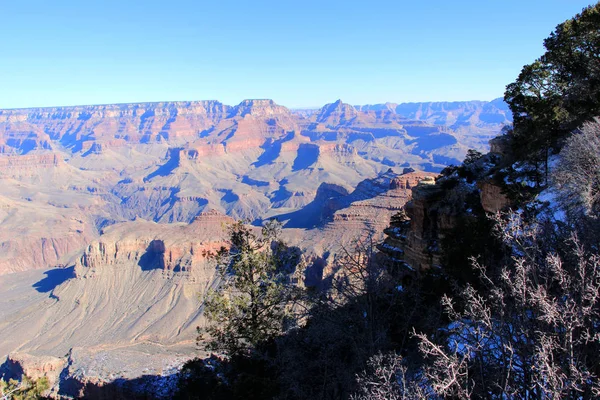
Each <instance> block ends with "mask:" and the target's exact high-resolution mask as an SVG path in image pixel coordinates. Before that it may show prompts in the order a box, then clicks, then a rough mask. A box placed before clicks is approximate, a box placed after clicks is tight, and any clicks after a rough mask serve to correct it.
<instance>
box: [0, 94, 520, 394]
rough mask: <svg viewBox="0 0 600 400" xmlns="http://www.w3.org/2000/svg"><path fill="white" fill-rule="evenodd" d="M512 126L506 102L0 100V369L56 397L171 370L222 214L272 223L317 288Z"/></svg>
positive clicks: (219, 240) (209, 278) (227, 220)
mask: <svg viewBox="0 0 600 400" xmlns="http://www.w3.org/2000/svg"><path fill="white" fill-rule="evenodd" d="M510 123H511V114H510V112H509V110H508V108H507V106H506V104H504V102H503V101H502V100H494V101H491V102H480V101H470V102H452V103H406V104H393V103H385V104H375V105H362V106H352V105H349V104H345V103H343V102H342V101H340V100H338V101H336V102H333V103H331V104H327V105H325V106H323V107H322V108H320V109H302V110H294V109H292V110H290V109H288V108H286V107H284V106H281V105H278V104H276V103H275V102H273V101H272V100H245V101H243V102H241V103H240V104H238V105H237V106H227V105H224V104H222V103H220V102H218V101H190V102H164V103H140V104H115V105H97V106H75V107H56V108H37V109H9V110H0V185H1V187H2V191H1V193H0V221H1V223H0V250H1V251H0V275H1V276H0V313H1V314H0V316H1V318H0V336H2V337H3V340H2V343H1V344H0V357H2V358H3V359H6V362H5V363H4V368H5V369H7V370H10V371H13V372H14V371H17V372H18V371H24V372H26V373H27V374H28V375H29V376H31V377H33V378H35V377H39V376H49V377H50V378H51V382H52V384H53V385H54V386H53V390H54V392H55V394H56V395H58V393H59V392H60V393H61V394H66V395H77V393H78V390H80V389H81V387H83V386H85V385H86V384H89V383H90V382H91V383H94V384H100V385H101V384H103V383H108V382H112V381H114V380H115V379H117V378H120V379H135V378H139V377H141V376H152V377H154V378H156V379H158V380H156V382H159V381H160V379H163V380H164V379H169V376H170V375H169V374H171V373H173V371H176V370H177V368H178V366H181V364H182V363H183V362H184V361H185V360H186V359H189V358H191V357H193V356H194V355H195V354H196V352H197V350H195V343H194V339H195V334H196V331H195V329H196V326H198V325H202V324H203V323H204V322H203V321H204V320H203V316H202V309H203V308H202V303H201V300H200V299H201V297H202V293H204V292H206V291H207V290H209V289H210V288H211V287H214V286H215V285H216V275H215V270H214V268H215V267H214V265H213V263H211V262H210V259H209V256H208V254H210V253H211V252H214V251H216V250H218V249H219V248H220V247H221V246H223V245H226V242H227V226H228V225H229V224H231V223H232V222H233V221H235V220H242V221H244V222H245V223H247V224H250V225H253V226H260V225H261V223H262V222H263V221H266V220H268V219H271V218H276V219H277V220H279V221H280V222H282V224H283V237H284V239H285V240H286V241H287V242H288V243H289V244H290V245H293V246H296V247H298V248H299V249H301V250H302V254H303V258H304V260H303V265H304V267H305V268H306V270H305V271H301V272H302V276H303V277H304V278H302V279H303V280H304V282H303V284H305V285H309V286H310V285H318V284H319V282H320V281H321V280H322V279H323V278H324V277H325V276H327V274H329V273H331V271H330V269H329V264H330V261H331V259H333V258H334V257H335V255H336V254H337V253H339V252H340V251H341V249H343V248H345V247H349V246H352V244H353V243H355V242H356V241H357V240H360V239H364V238H366V237H368V238H369V239H370V240H374V241H375V242H381V241H382V240H383V237H384V235H383V231H384V229H385V228H386V227H387V226H388V225H389V222H390V217H391V216H392V215H393V214H395V213H396V212H398V210H400V209H401V208H402V206H403V205H404V204H405V203H406V202H407V201H408V200H409V199H410V196H411V188H414V187H416V186H417V185H419V184H420V183H421V184H425V183H428V182H429V183H432V182H433V178H434V177H435V176H436V175H437V174H438V173H439V171H441V170H442V169H443V168H444V167H446V166H447V165H451V164H454V165H458V164H460V163H461V162H462V160H463V158H464V156H465V154H466V151H467V150H468V149H476V150H480V151H485V150H487V147H488V141H489V139H490V138H492V137H494V136H496V135H498V134H499V133H500V132H501V130H502V128H503V127H504V126H506V125H510ZM302 279H301V280H302ZM148 365H152V368H150V369H148V367H147V366H148ZM154 378H153V379H154ZM159 378H160V379H159ZM160 382H162V381H160ZM163 383H164V382H163ZM161 384H162V383H161ZM157 385H158V383H157ZM157 390H158V389H157Z"/></svg>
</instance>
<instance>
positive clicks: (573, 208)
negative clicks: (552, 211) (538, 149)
mask: <svg viewBox="0 0 600 400" xmlns="http://www.w3.org/2000/svg"><path fill="white" fill-rule="evenodd" d="M553 184H554V186H555V187H556V188H557V190H558V193H559V199H560V201H561V203H562V205H563V206H564V207H565V209H566V210H567V211H568V212H569V213H570V214H571V215H572V216H575V217H577V216H589V217H593V218H598V217H599V216H600V118H595V119H594V120H593V121H589V122H586V123H585V124H583V127H582V128H581V129H580V131H578V132H576V133H574V134H573V135H572V136H571V137H569V139H567V142H566V144H565V146H564V147H563V149H562V151H561V152H560V158H559V162H558V165H557V166H556V168H555V171H554V172H553Z"/></svg>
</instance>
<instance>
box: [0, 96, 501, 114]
mask: <svg viewBox="0 0 600 400" xmlns="http://www.w3.org/2000/svg"><path fill="white" fill-rule="evenodd" d="M498 99H503V97H502V96H500V97H495V98H493V99H491V100H480V99H471V100H427V101H403V102H394V101H385V102H381V103H363V104H352V103H346V102H344V101H343V100H341V99H337V100H335V101H332V102H330V103H325V104H323V105H321V106H297V107H288V106H286V105H283V104H280V103H277V102H275V101H274V100H273V99H269V98H247V99H243V100H241V101H240V102H239V103H238V104H236V105H229V104H225V103H223V102H222V101H220V100H217V99H205V100H158V101H131V102H115V103H92V104H63V105H49V106H28V107H6V108H4V107H0V111H17V110H35V109H46V108H75V107H102V106H125V105H132V104H160V103H203V102H217V103H220V104H222V105H224V106H227V107H237V106H239V105H241V104H242V103H243V102H245V101H252V100H270V101H273V103H275V104H277V105H279V106H283V107H285V108H287V109H289V110H318V109H321V108H323V107H324V106H326V105H328V104H333V103H336V102H337V101H341V102H342V103H344V104H349V105H351V106H352V107H365V106H376V105H386V104H396V105H402V104H423V103H469V102H477V101H478V102H483V103H490V102H492V101H494V100H498Z"/></svg>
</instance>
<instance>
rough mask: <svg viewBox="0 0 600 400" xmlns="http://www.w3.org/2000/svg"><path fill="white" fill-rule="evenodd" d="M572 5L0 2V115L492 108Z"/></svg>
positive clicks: (542, 0)
mask: <svg viewBox="0 0 600 400" xmlns="http://www.w3.org/2000/svg"><path fill="white" fill-rule="evenodd" d="M593 3H594V2H592V1H583V0H518V1H515V0H502V1H500V0H494V1H490V0H478V1H471V0H468V1H467V0H454V1H450V0H429V1H426V0H412V1H404V0H391V1H388V0H381V1H377V0H374V1H352V0H344V1H338V0H319V1H313V0H279V1H261V0H254V1H229V0H210V1H205V0H185V1H183V0H169V1H168V0H165V1H154V0H145V1H137V0H118V1H114V0H70V1H66V0H0V37H2V39H3V40H2V46H1V48H0V108H14V107H35V106H51V105H74V104H102V103H123V102H138V101H160V100H204V99H217V100H221V101H222V102H224V103H226V104H237V103H238V102H239V101H241V100H242V99H245V98H272V99H274V100H275V101H276V102H277V103H280V104H283V105H286V106H288V107H310V106H321V105H323V104H324V103H327V102H331V101H334V100H336V99H338V98H341V99H343V100H344V101H345V102H349V103H352V104H367V103H381V102H385V101H392V102H404V101H428V100H432V101H439V100H472V99H481V100H491V99H493V98H495V97H500V96H502V95H503V92H504V87H505V86H506V84H508V83H510V82H512V81H513V80H514V79H515V78H516V77H517V75H518V73H519V71H520V69H521V67H522V66H523V65H524V64H526V63H529V62H531V61H533V60H534V59H535V58H537V57H538V56H540V55H541V54H542V53H543V46H542V41H543V39H544V38H545V37H547V36H548V35H549V33H550V32H551V31H552V30H553V29H554V27H555V26H556V25H557V24H559V23H561V22H563V21H564V20H566V19H568V18H570V17H572V16H574V15H575V14H576V13H578V12H579V11H581V9H582V8H583V7H585V6H587V5H589V4H593Z"/></svg>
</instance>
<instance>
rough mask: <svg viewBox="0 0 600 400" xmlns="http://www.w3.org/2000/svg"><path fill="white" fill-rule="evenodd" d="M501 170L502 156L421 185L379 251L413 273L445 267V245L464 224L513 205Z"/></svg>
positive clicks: (486, 158)
mask: <svg viewBox="0 0 600 400" xmlns="http://www.w3.org/2000/svg"><path fill="white" fill-rule="evenodd" d="M498 165H502V159H501V157H500V155H499V154H498V153H489V154H487V155H484V156H483V157H481V158H480V159H478V160H476V161H474V162H472V163H470V164H464V165H462V166H460V167H455V168H454V169H450V170H449V171H448V172H446V173H445V174H444V175H441V176H439V177H438V178H437V179H436V180H433V179H430V180H422V181H421V182H420V183H419V184H418V185H416V186H414V187H413V189H412V199H411V201H410V202H408V203H407V204H406V206H405V207H404V210H403V213H402V218H400V220H399V221H396V220H394V219H392V224H391V226H390V227H389V228H388V229H386V231H385V233H386V234H387V236H388V237H387V238H386V239H385V241H384V242H383V243H382V244H381V245H380V246H379V249H380V250H381V251H382V252H384V253H386V254H387V255H388V256H389V257H390V258H391V259H392V260H393V261H394V262H396V263H397V264H401V265H404V266H406V267H408V268H409V269H410V270H424V269H429V268H432V267H439V266H442V263H443V260H442V254H443V252H444V251H445V250H448V249H443V248H442V246H443V243H444V241H445V240H446V239H451V238H448V237H447V235H449V234H452V232H455V229H456V228H457V227H458V226H459V221H469V220H470V221H474V220H476V219H477V218H486V214H493V213H496V212H498V211H501V210H504V209H506V208H507V207H508V206H509V205H510V201H509V199H508V197H507V196H506V195H505V194H504V192H503V190H504V189H503V188H502V186H501V185H500V184H499V183H497V182H496V181H495V179H494V178H493V177H492V175H493V174H494V171H496V170H497V169H498V167H497V166H498ZM396 219H398V218H396Z"/></svg>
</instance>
